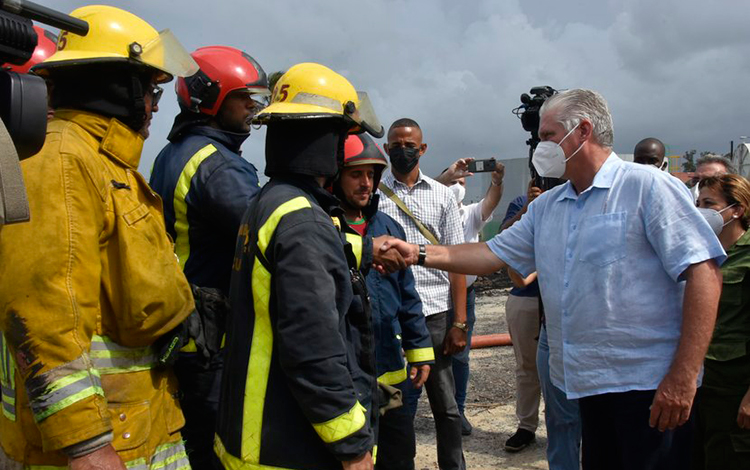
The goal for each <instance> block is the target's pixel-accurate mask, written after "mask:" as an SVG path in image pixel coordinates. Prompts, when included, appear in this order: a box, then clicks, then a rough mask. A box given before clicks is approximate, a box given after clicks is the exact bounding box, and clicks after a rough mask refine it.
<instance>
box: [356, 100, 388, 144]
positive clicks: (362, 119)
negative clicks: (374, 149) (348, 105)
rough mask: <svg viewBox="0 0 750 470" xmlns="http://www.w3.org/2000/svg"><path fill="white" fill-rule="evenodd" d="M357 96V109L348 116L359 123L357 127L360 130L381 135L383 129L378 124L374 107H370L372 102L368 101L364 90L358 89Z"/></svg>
mask: <svg viewBox="0 0 750 470" xmlns="http://www.w3.org/2000/svg"><path fill="white" fill-rule="evenodd" d="M357 98H358V99H359V106H357V109H356V110H355V111H354V113H353V114H351V115H350V116H349V117H351V118H352V120H353V121H354V122H356V123H357V124H359V127H360V128H361V130H360V132H364V131H366V132H367V133H368V134H370V135H372V136H373V137H377V138H380V137H383V134H385V131H384V130H383V126H382V125H381V124H380V120H379V119H378V116H377V115H376V114H375V109H374V108H373V107H372V103H371V102H370V98H369V97H368V96H367V93H365V92H364V91H358V92H357ZM356 132H357V129H355V133H356Z"/></svg>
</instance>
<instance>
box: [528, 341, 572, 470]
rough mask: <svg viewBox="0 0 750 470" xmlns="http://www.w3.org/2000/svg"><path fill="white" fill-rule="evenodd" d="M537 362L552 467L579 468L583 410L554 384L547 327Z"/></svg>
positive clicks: (553, 469)
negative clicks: (550, 369) (550, 372)
mask: <svg viewBox="0 0 750 470" xmlns="http://www.w3.org/2000/svg"><path fill="white" fill-rule="evenodd" d="M536 366H537V370H538V371H539V382H540V384H541V385H542V396H543V397H544V422H545V424H546V425H547V462H548V463H549V468H550V470H578V469H579V468H580V464H579V462H580V449H581V412H580V410H579V409H578V400H568V398H567V397H566V396H565V393H564V392H563V391H562V390H560V389H559V388H557V387H555V386H554V385H552V381H551V380H550V377H549V344H548V343H547V328H544V327H542V331H541V332H540V333H539V349H537V353H536Z"/></svg>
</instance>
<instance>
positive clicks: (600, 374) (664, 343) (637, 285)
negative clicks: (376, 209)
mask: <svg viewBox="0 0 750 470" xmlns="http://www.w3.org/2000/svg"><path fill="white" fill-rule="evenodd" d="M539 136H540V138H541V140H542V142H545V141H547V142H549V143H551V144H546V148H547V155H546V156H549V155H550V153H552V154H554V153H555V152H556V153H557V154H558V155H557V157H559V158H558V160H559V161H558V162H553V163H554V164H552V165H548V167H550V168H553V167H554V166H555V165H557V169H558V170H560V172H561V173H562V177H563V178H565V179H567V180H568V183H566V184H564V185H561V186H558V187H556V188H554V189H552V190H550V191H547V192H545V193H544V194H542V195H541V196H540V197H538V198H537V199H536V200H535V201H534V202H533V203H532V204H530V205H529V208H528V211H527V213H526V214H525V215H524V216H523V217H522V218H521V220H520V221H519V222H517V223H515V224H514V225H513V226H512V227H511V228H509V229H507V230H505V231H503V232H502V233H501V234H499V235H498V236H497V237H495V238H493V239H492V240H490V241H489V242H488V243H477V244H466V245H459V246H453V247H443V246H427V247H422V246H414V245H408V244H406V243H404V242H400V241H393V242H390V243H389V244H390V245H391V246H396V247H397V248H398V249H399V251H401V252H402V254H403V255H404V256H405V258H407V260H408V261H410V262H414V263H417V264H420V263H421V264H424V265H425V266H429V267H434V268H439V269H444V270H448V271H452V272H461V273H467V274H469V273H471V274H486V273H491V272H494V271H497V270H498V269H500V268H502V267H505V266H510V267H511V268H512V269H514V270H516V271H518V272H519V273H521V274H522V275H523V276H527V275H529V274H530V273H532V272H534V271H537V272H538V273H539V285H540V290H541V294H542V299H543V301H544V306H545V313H546V318H547V333H548V339H549V345H550V371H551V376H552V381H553V383H554V384H555V386H557V387H558V388H560V389H561V390H564V391H565V392H566V393H567V395H568V397H569V398H579V399H580V401H579V403H580V408H581V417H582V424H583V465H584V469H595V468H596V469H599V468H607V469H638V470H649V469H654V470H655V469H660V470H661V469H673V468H674V469H678V468H686V467H687V466H688V464H687V463H686V462H689V456H690V446H691V442H690V440H691V439H690V438H691V436H690V432H689V431H690V429H689V428H690V426H682V425H684V424H685V423H686V422H687V421H688V419H689V417H690V410H691V407H692V402H693V398H694V396H695V391H696V387H697V385H698V383H699V381H700V375H701V367H702V362H703V357H704V354H705V352H706V349H707V347H708V343H709V341H710V339H711V333H712V331H713V325H714V321H715V319H716V311H717V307H718V299H719V294H720V291H721V273H720V271H719V264H720V263H721V262H722V261H723V260H724V258H725V253H724V251H723V249H722V248H721V245H720V244H719V242H718V240H717V239H716V237H715V236H714V234H713V231H712V230H711V228H710V227H709V225H708V223H706V221H705V220H704V219H703V217H702V216H701V215H700V213H699V212H698V211H697V210H696V208H695V206H694V205H693V200H692V198H691V196H690V193H689V191H688V190H687V189H686V188H685V187H684V186H683V185H682V184H681V183H680V182H679V181H677V180H676V179H675V178H671V177H670V176H669V175H667V174H664V173H663V172H660V171H658V170H656V169H653V168H649V167H646V166H643V165H636V164H632V163H627V162H624V161H622V160H620V159H619V158H618V157H617V155H615V154H614V153H613V152H612V140H613V131H612V118H611V116H610V114H609V109H608V107H607V104H606V102H605V101H604V99H603V98H602V97H601V96H600V95H599V94H598V93H596V92H592V91H588V90H570V91H566V92H563V93H559V94H557V95H555V96H553V97H552V98H550V99H549V100H547V102H546V103H545V104H544V106H543V108H542V110H541V124H540V128H539ZM550 148H551V149H552V150H553V151H552V152H550V150H549V149H550ZM537 152H539V151H537ZM544 156H545V155H536V154H535V156H534V160H535V165H536V164H537V163H540V164H544V163H545V162H544V161H542V159H541V157H544ZM538 157H539V160H538ZM550 161H551V160H548V161H547V162H546V163H548V164H549V162H550ZM536 166H537V169H539V167H540V166H539V165H536ZM549 176H554V175H552V174H550V175H549ZM557 176H560V175H559V174H558V175H557ZM657 428H658V431H657Z"/></svg>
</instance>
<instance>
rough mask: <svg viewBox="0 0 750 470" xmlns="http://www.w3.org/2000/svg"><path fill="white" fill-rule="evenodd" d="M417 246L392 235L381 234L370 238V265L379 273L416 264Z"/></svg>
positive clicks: (417, 257)
mask: <svg viewBox="0 0 750 470" xmlns="http://www.w3.org/2000/svg"><path fill="white" fill-rule="evenodd" d="M418 260H419V246H418V245H413V244H411V243H406V242H405V241H403V240H401V239H399V238H396V237H392V236H390V235H381V236H379V237H376V238H373V240H372V265H373V268H375V269H377V270H378V272H380V273H381V274H389V273H392V272H396V271H400V270H402V269H406V268H407V267H409V266H411V265H413V264H417V261H418Z"/></svg>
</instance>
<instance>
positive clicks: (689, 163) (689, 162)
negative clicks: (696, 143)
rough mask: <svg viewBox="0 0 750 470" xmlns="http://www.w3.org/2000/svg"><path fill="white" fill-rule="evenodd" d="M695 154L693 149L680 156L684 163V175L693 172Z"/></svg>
mask: <svg viewBox="0 0 750 470" xmlns="http://www.w3.org/2000/svg"><path fill="white" fill-rule="evenodd" d="M695 152H696V150H695V149H693V150H688V151H687V152H685V155H683V156H682V158H683V159H684V160H685V161H684V162H682V171H684V172H686V173H691V172H693V171H695ZM701 155H703V154H701Z"/></svg>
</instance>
